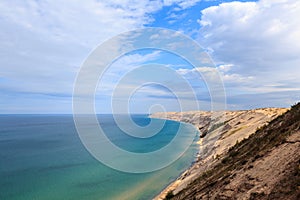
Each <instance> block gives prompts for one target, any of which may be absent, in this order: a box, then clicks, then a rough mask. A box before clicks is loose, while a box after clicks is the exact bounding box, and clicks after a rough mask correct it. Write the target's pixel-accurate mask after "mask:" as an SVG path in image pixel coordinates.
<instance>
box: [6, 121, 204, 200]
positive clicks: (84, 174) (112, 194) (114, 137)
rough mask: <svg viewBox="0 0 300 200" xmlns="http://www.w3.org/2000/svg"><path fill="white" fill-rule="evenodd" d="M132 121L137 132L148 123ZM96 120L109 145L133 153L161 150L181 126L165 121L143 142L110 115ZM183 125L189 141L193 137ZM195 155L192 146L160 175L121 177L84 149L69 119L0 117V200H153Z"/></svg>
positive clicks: (192, 128)
mask: <svg viewBox="0 0 300 200" xmlns="http://www.w3.org/2000/svg"><path fill="white" fill-rule="evenodd" d="M132 117H133V120H134V121H135V122H136V123H137V124H139V125H141V126H144V125H147V124H148V123H149V121H150V119H149V118H148V117H147V116H146V115H134V116H132ZM98 118H99V122H100V123H101V126H102V127H103V129H104V130H105V132H106V133H107V137H108V138H109V139H110V140H111V141H112V142H113V143H115V144H116V145H118V146H119V147H121V148H123V149H126V150H129V151H133V152H150V151H155V150H157V149H159V148H161V147H163V146H164V145H166V144H167V143H168V142H169V141H170V140H172V138H174V135H175V134H176V130H177V129H178V126H179V123H178V122H174V121H166V124H165V126H164V127H163V129H162V130H161V131H160V133H159V134H157V135H155V136H153V137H151V138H150V139H147V140H146V139H139V138H134V137H131V136H128V135H127V134H124V133H123V132H122V130H120V129H119V128H118V126H116V124H115V122H114V120H113V118H112V116H111V115H99V116H98ZM156 120H158V119H156ZM182 125H183V127H184V131H185V132H186V133H187V135H189V134H190V135H193V133H195V132H197V130H196V129H195V128H194V127H193V126H191V125H188V124H182ZM195 140H196V139H195ZM197 149H198V147H197V144H196V142H194V143H193V144H192V145H191V146H190V148H189V149H188V150H187V151H186V152H185V154H184V155H183V156H182V157H181V158H180V159H178V160H177V161H176V162H174V163H173V164H171V165H169V166H168V167H166V168H164V169H162V170H159V171H155V172H151V173H142V174H134V173H125V172H120V171H116V170H114V169H111V168H109V167H107V166H106V165H104V164H102V163H101V162H99V161H97V160H96V159H95V158H94V157H93V156H92V155H91V154H90V153H89V152H88V151H87V150H86V149H85V147H84V146H83V144H82V143H81V141H80V139H79V136H78V134H77V131H76V128H75V125H74V122H73V118H72V115H0V199H1V200H6V199H9V200H17V199H20V200H21V199H22V200H27V199H28V200H32V199H43V200H48V199H49V200H56V199H62V200H68V199H70V200H71V199H72V200H76V199H78V200H84V199H89V200H90V199H99V200H100V199H110V200H111V199H151V198H153V197H154V196H155V195H156V194H158V193H159V192H160V191H161V190H162V189H163V188H164V187H165V186H167V185H168V184H169V183H170V182H172V181H173V180H174V179H176V177H178V176H179V174H180V173H182V172H183V171H184V170H185V169H187V168H188V167H189V166H190V165H191V163H192V162H193V160H194V159H195V155H196V153H197ZM166 156H168V155H166Z"/></svg>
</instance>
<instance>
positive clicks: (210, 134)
mask: <svg viewBox="0 0 300 200" xmlns="http://www.w3.org/2000/svg"><path fill="white" fill-rule="evenodd" d="M287 110H288V109H286V108H261V109H255V110H243V111H224V112H215V113H212V112H206V111H190V112H168V113H154V114H152V115H151V117H152V118H163V119H170V120H175V121H181V122H186V123H191V124H193V125H194V126H196V127H197V129H198V130H199V131H200V135H201V138H199V141H198V144H199V153H198V159H197V162H195V164H194V165H193V166H192V167H191V168H190V169H188V170H187V171H185V172H184V173H183V174H182V175H181V176H180V177H179V178H178V179H177V180H176V181H174V182H173V183H172V184H170V185H169V186H168V187H167V188H165V189H164V190H163V191H162V192H161V193H160V194H159V195H158V196H156V197H155V198H154V199H155V200H162V199H164V198H165V197H166V195H167V194H168V192H170V191H172V192H173V194H177V193H178V192H179V191H181V190H182V189H183V188H185V187H186V186H187V185H188V184H189V183H191V182H192V181H193V180H194V179H195V178H197V177H198V176H199V174H201V173H202V172H203V171H205V170H207V169H209V167H210V166H212V165H213V164H214V163H215V162H216V161H217V160H218V158H219V157H221V156H222V155H224V154H225V153H226V152H227V151H228V149H229V148H230V147H232V146H233V145H235V144H236V143H237V142H239V141H241V140H243V139H244V138H247V137H249V136H250V135H251V134H253V133H254V132H255V131H256V130H257V129H258V128H259V127H261V126H264V125H266V124H267V123H268V122H269V121H271V120H272V119H274V118H275V117H277V116H279V115H281V114H283V113H285V112H286V111H287Z"/></svg>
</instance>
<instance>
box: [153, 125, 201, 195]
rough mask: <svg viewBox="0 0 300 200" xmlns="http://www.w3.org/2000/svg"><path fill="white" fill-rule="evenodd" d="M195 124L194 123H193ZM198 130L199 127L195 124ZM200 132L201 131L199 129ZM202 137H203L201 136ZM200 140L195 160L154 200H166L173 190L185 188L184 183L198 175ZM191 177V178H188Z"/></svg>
mask: <svg viewBox="0 0 300 200" xmlns="http://www.w3.org/2000/svg"><path fill="white" fill-rule="evenodd" d="M193 126H194V125H193ZM194 127H195V128H196V130H197V127H196V126H194ZM198 132H199V131H198ZM200 139H201V138H200ZM199 141H200V140H198V141H197V142H196V144H198V146H199V147H198V152H197V153H196V155H195V159H194V161H192V163H191V164H190V166H189V167H188V168H187V169H186V170H184V171H183V172H182V173H181V174H180V175H179V176H178V177H177V178H176V179H175V180H174V181H172V182H171V183H170V184H169V185H167V186H166V187H165V188H164V189H163V190H162V191H161V192H160V193H159V194H158V195H156V196H155V197H154V198H153V200H164V199H165V197H166V196H167V194H168V193H169V192H170V191H172V192H174V191H176V190H178V189H183V185H186V184H188V183H190V181H191V178H193V177H194V176H195V175H197V174H196V173H195V172H194V173H193V169H194V168H195V167H196V165H197V162H199V153H200V150H201V149H200V144H199ZM187 179H189V180H187Z"/></svg>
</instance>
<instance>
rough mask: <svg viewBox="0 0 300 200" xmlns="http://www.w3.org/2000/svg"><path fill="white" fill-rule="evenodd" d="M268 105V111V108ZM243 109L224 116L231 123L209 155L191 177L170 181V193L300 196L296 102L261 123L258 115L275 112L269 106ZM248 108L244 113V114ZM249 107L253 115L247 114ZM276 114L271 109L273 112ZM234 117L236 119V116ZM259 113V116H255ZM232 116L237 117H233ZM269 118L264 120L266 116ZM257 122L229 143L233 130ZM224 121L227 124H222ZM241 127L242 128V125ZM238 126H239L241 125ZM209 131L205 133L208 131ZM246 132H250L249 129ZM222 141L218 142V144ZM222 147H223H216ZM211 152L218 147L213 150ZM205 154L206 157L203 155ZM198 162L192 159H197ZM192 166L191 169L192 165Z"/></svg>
mask: <svg viewBox="0 0 300 200" xmlns="http://www.w3.org/2000/svg"><path fill="white" fill-rule="evenodd" d="M271 110H273V111H271ZM271 110H270V109H259V110H254V111H242V112H245V113H244V114H242V113H240V115H238V114H233V113H232V115H233V116H236V117H235V118H232V119H231V120H230V119H229V120H230V121H226V123H228V124H229V125H230V126H232V125H234V124H237V123H240V124H243V125H240V124H238V125H239V126H238V128H237V127H231V128H230V129H229V130H227V131H226V132H224V133H223V132H222V133H221V134H220V135H221V136H220V138H219V139H218V140H217V142H216V144H215V145H214V148H215V149H214V150H213V151H212V153H211V155H214V156H215V157H213V156H208V157H205V156H204V157H203V159H204V160H203V159H200V161H198V169H201V170H200V171H198V172H197V173H195V176H194V178H193V180H191V181H189V182H188V183H187V184H185V185H184V186H183V187H181V188H180V189H178V187H175V188H174V189H175V191H174V192H173V193H175V196H173V195H168V197H169V198H170V199H295V200H296V199H300V153H299V152H300V151H299V150H300V104H298V105H295V106H293V107H292V109H291V110H289V111H288V112H286V113H284V114H283V115H281V116H279V117H277V118H275V119H273V120H271V121H270V122H269V123H267V124H265V125H263V124H261V123H260V122H261V121H260V120H261V119H265V118H264V117H263V115H264V116H265V117H266V118H267V117H270V118H269V119H271V118H274V117H276V116H277V115H278V114H280V112H281V111H284V110H281V111H280V110H277V111H278V112H275V110H274V109H271ZM246 113H248V114H246ZM250 113H252V114H253V116H254V118H256V117H257V119H258V121H259V122H258V121H256V120H254V119H253V118H251V117H250V118H251V119H250V118H249V114H250ZM274 114H275V115H274ZM236 118H238V119H240V120H236ZM259 119H260V120H259ZM235 120H236V121H235ZM267 121H268V120H267ZM226 123H225V124H226ZM255 123H257V124H260V125H259V126H261V125H263V126H261V128H259V129H258V130H257V131H255V133H254V134H250V136H249V137H248V138H247V137H246V138H247V139H244V140H240V141H239V142H237V143H236V144H235V145H233V146H232V147H230V148H229V149H228V150H227V149H226V147H227V144H232V142H230V141H232V140H233V139H229V138H230V137H232V135H236V134H237V135H236V136H237V137H238V135H239V133H241V134H244V136H245V135H247V134H246V133H244V132H243V130H249V131H250V128H249V129H247V128H248V127H249V126H250V127H252V125H253V126H254V124H255ZM225 126H226V125H225ZM244 126H246V127H245V128H241V127H244ZM240 128H241V129H240ZM251 130H252V129H251ZM209 134H210V133H209ZM209 134H208V136H209ZM248 134H249V133H248ZM222 146H223V148H222ZM219 148H221V149H224V150H223V151H222V150H220V149H219ZM216 152H223V153H221V154H218V156H216V155H217V154H216ZM207 158H209V159H208V160H206V161H205V159H207ZM196 166H197V165H196ZM191 171H193V170H191Z"/></svg>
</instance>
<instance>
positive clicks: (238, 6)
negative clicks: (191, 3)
mask: <svg viewBox="0 0 300 200" xmlns="http://www.w3.org/2000/svg"><path fill="white" fill-rule="evenodd" d="M201 12H202V17H201V19H200V20H199V21H198V22H199V24H200V25H201V28H200V30H199V41H200V43H201V45H203V46H205V47H206V48H208V49H211V50H212V56H213V58H214V60H215V61H216V62H217V63H218V64H223V65H221V66H219V69H220V70H223V75H224V81H225V85H226V82H228V81H230V82H231V83H232V85H231V87H230V90H235V91H238V90H240V92H245V90H249V91H252V92H254V93H255V92H263V90H262V89H261V88H265V89H266V92H272V91H274V92H275V91H276V92H278V91H287V90H293V89H294V90H295V91H297V90H298V88H297V87H296V85H300V73H298V72H299V66H300V57H299V55H300V21H299V18H300V1H296V0H260V1H258V2H230V3H222V4H220V5H218V6H213V7H209V8H207V9H205V10H202V11H201ZM241 81H242V82H245V83H247V82H248V83H247V84H248V85H247V87H244V85H243V87H241V85H240V82H241ZM234 83H235V84H234ZM279 86H280V87H279ZM230 92H231V91H229V93H230Z"/></svg>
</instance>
